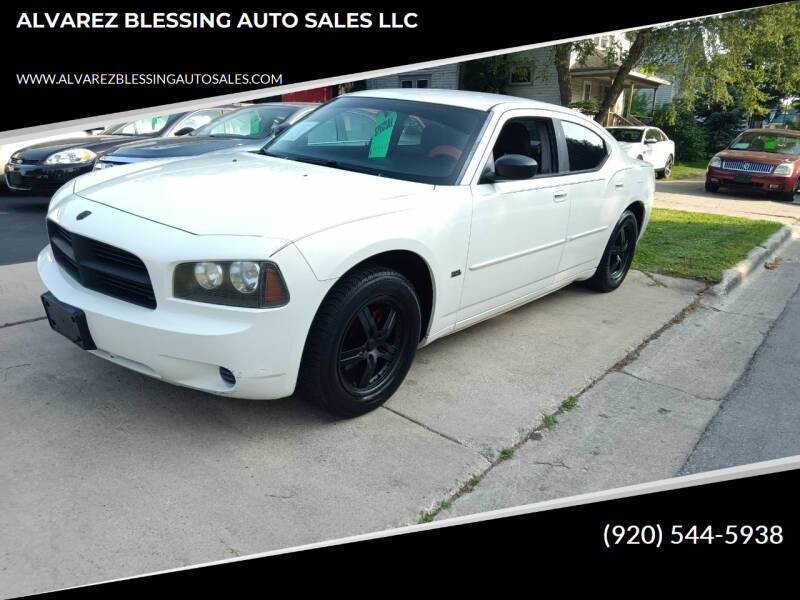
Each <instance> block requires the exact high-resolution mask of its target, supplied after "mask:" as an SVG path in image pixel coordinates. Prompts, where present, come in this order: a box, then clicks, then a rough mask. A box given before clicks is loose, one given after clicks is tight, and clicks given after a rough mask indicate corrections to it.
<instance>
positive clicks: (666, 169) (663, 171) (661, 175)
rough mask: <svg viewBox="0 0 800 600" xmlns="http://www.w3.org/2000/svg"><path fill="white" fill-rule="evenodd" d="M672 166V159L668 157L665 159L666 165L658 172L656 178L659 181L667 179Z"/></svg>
mask: <svg viewBox="0 0 800 600" xmlns="http://www.w3.org/2000/svg"><path fill="white" fill-rule="evenodd" d="M672 164H673V160H672V157H671V156H670V157H669V158H668V159H667V163H666V164H665V165H664V168H663V169H661V170H660V171H658V174H657V175H656V177H658V178H659V179H666V178H667V177H669V176H670V174H671V173H672Z"/></svg>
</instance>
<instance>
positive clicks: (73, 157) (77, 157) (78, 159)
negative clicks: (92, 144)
mask: <svg viewBox="0 0 800 600" xmlns="http://www.w3.org/2000/svg"><path fill="white" fill-rule="evenodd" d="M95 156H97V155H96V154H95V153H94V152H92V151H91V150H87V149H86V148H72V149H70V150H63V151H62V152H56V153H55V154H51V155H50V156H48V157H47V158H46V159H45V161H44V164H46V165H77V164H80V163H85V162H89V161H91V160H94V157H95Z"/></svg>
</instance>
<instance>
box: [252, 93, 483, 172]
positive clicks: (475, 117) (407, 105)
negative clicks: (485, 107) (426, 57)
mask: <svg viewBox="0 0 800 600" xmlns="http://www.w3.org/2000/svg"><path fill="white" fill-rule="evenodd" d="M487 117H488V113H486V112H482V111H478V110H471V109H467V108H460V107H456V106H448V105H443V104H432V103H428V102H412V101H410V100H395V99H388V98H369V97H364V96H349V97H342V98H338V99H336V100H334V101H332V102H330V103H328V104H326V105H324V106H322V107H321V108H319V109H317V110H316V111H315V112H314V113H312V114H311V116H309V117H307V118H306V119H304V120H303V121H300V122H299V123H297V124H295V125H293V126H291V127H290V128H289V129H287V130H286V131H285V132H283V133H282V134H281V135H279V136H278V137H277V138H275V140H273V141H272V142H271V143H270V144H268V145H267V146H266V147H265V148H264V149H263V150H262V152H263V153H264V154H266V155H268V156H276V157H279V158H286V159H289V160H296V161H301V162H309V163H314V164H320V165H325V166H328V167H333V168H338V169H345V170H351V171H358V172H362V173H369V174H372V175H378V176H384V177H392V178H395V179H404V180H407V181H418V182H422V183H430V184H437V185H453V184H455V183H456V181H457V179H458V176H459V174H460V173H461V169H462V167H463V166H464V163H465V162H466V161H467V158H468V156H469V154H470V152H471V151H472V149H473V146H474V144H475V140H476V138H477V137H478V133H479V131H480V129H481V127H482V126H483V124H484V123H485V121H486V119H487Z"/></svg>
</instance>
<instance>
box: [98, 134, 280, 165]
mask: <svg viewBox="0 0 800 600" xmlns="http://www.w3.org/2000/svg"><path fill="white" fill-rule="evenodd" d="M264 144H266V140H249V139H241V138H213V137H179V138H161V139H157V140H144V141H141V142H134V143H133V144H125V145H124V146H120V147H118V148H115V149H114V150H113V151H111V152H106V153H105V155H104V156H107V157H108V158H109V159H111V160H113V159H114V158H116V157H126V158H138V159H142V160H150V159H155V158H168V157H171V156H197V155H199V154H206V153H207V152H215V151H217V150H228V149H233V148H237V147H240V146H248V147H252V146H257V147H259V148H260V147H262V146H263V145H264Z"/></svg>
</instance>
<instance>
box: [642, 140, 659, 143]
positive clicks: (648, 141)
mask: <svg viewBox="0 0 800 600" xmlns="http://www.w3.org/2000/svg"><path fill="white" fill-rule="evenodd" d="M656 142H658V140H645V141H644V143H645V144H655V143H656Z"/></svg>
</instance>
